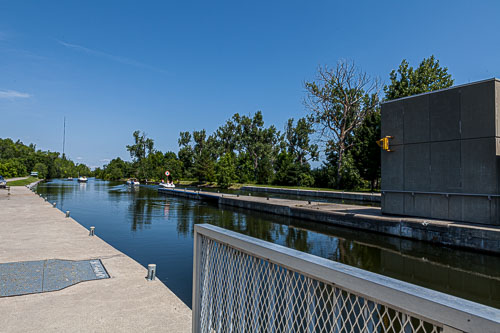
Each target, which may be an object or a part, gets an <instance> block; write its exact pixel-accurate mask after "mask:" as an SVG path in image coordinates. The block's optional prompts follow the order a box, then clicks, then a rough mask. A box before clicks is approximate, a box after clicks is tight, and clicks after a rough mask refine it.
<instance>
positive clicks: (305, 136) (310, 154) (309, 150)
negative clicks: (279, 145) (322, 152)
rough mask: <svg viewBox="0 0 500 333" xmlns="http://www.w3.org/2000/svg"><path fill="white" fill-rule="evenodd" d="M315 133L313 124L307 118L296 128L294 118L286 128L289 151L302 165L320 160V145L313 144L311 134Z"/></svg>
mask: <svg viewBox="0 0 500 333" xmlns="http://www.w3.org/2000/svg"><path fill="white" fill-rule="evenodd" d="M313 133H314V128H313V124H312V123H311V122H310V121H309V120H308V119H306V118H300V119H299V120H298V121H297V125H296V126H294V120H293V118H290V119H288V121H287V123H286V126H285V140H286V145H287V150H288V152H289V153H290V154H292V156H295V158H296V161H297V162H298V163H299V164H300V165H304V164H306V163H307V162H308V161H311V160H312V161H317V160H318V158H319V152H318V145H317V144H312V143H311V138H310V136H311V134H313Z"/></svg>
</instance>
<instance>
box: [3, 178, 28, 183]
mask: <svg viewBox="0 0 500 333" xmlns="http://www.w3.org/2000/svg"><path fill="white" fill-rule="evenodd" d="M27 178H28V177H16V178H5V180H6V181H7V183H8V182H13V181H15V180H21V179H27Z"/></svg>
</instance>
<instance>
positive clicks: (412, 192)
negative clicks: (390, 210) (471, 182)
mask: <svg viewBox="0 0 500 333" xmlns="http://www.w3.org/2000/svg"><path fill="white" fill-rule="evenodd" d="M380 192H381V193H382V194H385V193H406V194H412V195H415V194H430V195H444V196H463V197H488V198H498V197H500V194H486V193H459V192H429V191H410V190H380Z"/></svg>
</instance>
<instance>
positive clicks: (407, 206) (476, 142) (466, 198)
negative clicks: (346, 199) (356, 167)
mask: <svg viewBox="0 0 500 333" xmlns="http://www.w3.org/2000/svg"><path fill="white" fill-rule="evenodd" d="M381 131H382V137H383V138H385V137H392V138H390V139H389V150H390V151H386V150H382V184H381V191H382V199H381V205H382V213H383V214H396V215H407V216H419V217H428V218H436V219H445V220H453V221H463V222H473V223H484V224H490V225H500V80H499V79H489V80H485V81H480V82H474V83H471V84H466V85H461V86H455V87H452V88H448V89H443V90H439V91H435V92H430V93H425V94H420V95H416V96H411V97H406V98H400V99H397V100H393V101H388V102H385V103H383V104H382V129H381Z"/></svg>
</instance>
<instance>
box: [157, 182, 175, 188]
mask: <svg viewBox="0 0 500 333" xmlns="http://www.w3.org/2000/svg"><path fill="white" fill-rule="evenodd" d="M158 186H159V187H160V188H175V185H174V182H171V183H169V182H166V183H159V184H158Z"/></svg>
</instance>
